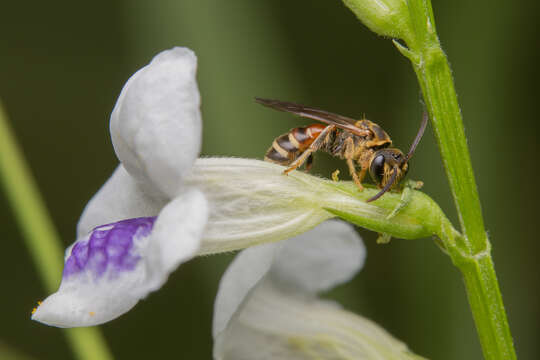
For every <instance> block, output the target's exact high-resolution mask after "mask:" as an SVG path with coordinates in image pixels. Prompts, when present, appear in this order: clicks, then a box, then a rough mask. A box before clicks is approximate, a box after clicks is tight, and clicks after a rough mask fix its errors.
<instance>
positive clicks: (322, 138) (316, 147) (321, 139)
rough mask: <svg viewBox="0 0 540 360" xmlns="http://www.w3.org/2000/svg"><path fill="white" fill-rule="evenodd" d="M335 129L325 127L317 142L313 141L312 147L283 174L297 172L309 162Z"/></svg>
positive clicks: (331, 126)
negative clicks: (310, 157)
mask: <svg viewBox="0 0 540 360" xmlns="http://www.w3.org/2000/svg"><path fill="white" fill-rule="evenodd" d="M335 128H336V127H335V126H334V125H328V126H327V127H325V128H324V130H323V131H321V133H320V134H319V136H317V138H316V139H315V141H313V142H312V143H311V145H309V147H308V148H307V149H306V150H304V152H303V153H302V155H300V156H299V157H298V158H296V160H294V161H293V162H292V163H291V164H290V165H289V167H288V168H287V169H285V171H283V174H285V175H287V174H288V173H290V172H291V171H293V170H296V169H297V168H298V167H300V166H301V165H302V164H303V163H304V162H305V161H306V160H307V158H308V157H309V156H311V154H313V153H314V152H315V151H317V150H319V149H320V148H321V146H322V145H323V144H324V142H325V141H326V139H327V138H328V135H330V132H332V130H334V129H335Z"/></svg>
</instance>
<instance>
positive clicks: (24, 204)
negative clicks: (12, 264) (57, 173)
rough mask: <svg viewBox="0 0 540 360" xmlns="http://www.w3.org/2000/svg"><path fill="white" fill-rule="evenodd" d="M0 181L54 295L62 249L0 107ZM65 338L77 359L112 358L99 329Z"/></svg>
mask: <svg viewBox="0 0 540 360" xmlns="http://www.w3.org/2000/svg"><path fill="white" fill-rule="evenodd" d="M0 180H1V181H2V184H3V186H4V189H5V193H6V196H7V198H8V199H9V201H10V203H11V206H12V207H13V211H14V212H15V215H16V216H15V217H16V219H17V222H18V223H19V226H20V228H21V230H22V232H23V234H24V239H25V240H26V245H27V247H28V250H29V251H30V254H31V256H32V258H33V260H34V263H35V264H36V267H37V270H38V273H39V274H40V276H41V279H42V281H43V283H44V284H45V288H46V289H47V291H49V292H54V291H56V289H57V288H58V284H59V282H60V275H61V274H62V267H63V250H62V245H61V242H60V241H59V237H58V235H57V233H56V231H55V229H54V226H53V223H52V221H51V219H50V217H49V215H48V212H47V209H46V207H45V204H44V202H43V199H42V198H41V195H40V193H39V191H38V188H37V185H36V183H35V181H34V179H33V177H32V175H31V172H30V169H29V168H28V166H27V165H26V162H25V160H24V157H23V155H22V152H21V151H20V149H19V147H18V146H17V143H16V141H15V137H14V136H13V134H12V131H11V129H10V127H9V124H8V119H7V115H6V113H5V112H4V110H3V107H2V104H1V103H0ZM65 334H66V336H67V338H68V340H69V343H70V345H71V347H72V350H73V352H74V353H75V354H76V355H77V358H79V359H84V360H94V359H95V360H101V359H104V360H107V359H112V358H113V357H112V355H111V353H110V351H109V349H108V348H107V345H106V343H105V340H104V339H103V337H102V335H101V333H100V332H99V329H98V328H79V329H65Z"/></svg>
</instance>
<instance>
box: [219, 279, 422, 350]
mask: <svg viewBox="0 0 540 360" xmlns="http://www.w3.org/2000/svg"><path fill="white" fill-rule="evenodd" d="M214 359H217V360H229V359H230V360H264V359H293V360H294V359H298V360H306V359H377V360H378V359H396V360H399V359H404V360H413V359H417V360H418V359H422V358H421V357H419V356H417V355H415V354H413V353H411V352H410V350H409V349H408V348H407V346H406V345H405V344H404V343H402V342H401V341H399V340H397V339H395V338H394V337H393V336H392V335H390V334H389V333H388V332H387V331H386V330H384V329H383V328H381V327H380V326H379V325H377V324H376V323H374V322H372V321H370V320H368V319H366V318H363V317H361V316H358V315H356V314H354V313H351V312H349V311H346V310H343V309H341V308H340V307H338V306H336V305H335V304H333V303H329V302H326V301H322V300H314V299H311V298H306V297H301V296H295V295H294V294H291V293H287V292H283V291H282V290H280V289H277V288H275V287H273V286H272V282H271V281H268V280H263V283H261V284H259V286H257V287H256V288H254V290H253V291H252V292H251V293H250V294H249V296H248V298H247V299H246V301H245V302H244V303H243V304H242V307H241V308H240V310H239V311H238V313H237V314H235V316H234V318H233V319H232V320H231V322H230V324H229V326H228V327H227V329H226V330H225V331H223V332H222V333H220V334H219V335H218V337H217V338H216V340H215V343H214Z"/></svg>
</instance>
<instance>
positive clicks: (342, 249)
mask: <svg viewBox="0 0 540 360" xmlns="http://www.w3.org/2000/svg"><path fill="white" fill-rule="evenodd" d="M365 258H366V248H365V246H364V243H363V242H362V240H361V239H360V236H359V235H358V233H357V232H356V231H355V230H354V227H353V226H352V225H350V224H348V223H345V222H343V221H338V220H329V221H326V222H324V223H322V224H321V225H319V226H317V227H316V228H315V229H313V230H311V231H309V232H307V233H305V234H302V235H300V236H297V237H296V238H295V239H292V240H289V241H286V242H285V244H284V245H283V247H282V248H281V249H280V251H279V253H278V255H277V256H276V257H275V258H274V262H273V264H272V268H271V271H270V274H269V276H270V278H271V279H272V281H273V282H274V283H275V284H277V285H279V286H285V287H290V288H294V289H295V291H304V292H307V293H317V292H320V291H326V290H330V289H332V288H333V287H335V286H336V285H339V284H342V283H345V282H348V281H349V280H350V279H351V278H352V277H353V276H355V275H356V273H357V272H358V271H359V270H360V269H361V268H362V266H364V261H365Z"/></svg>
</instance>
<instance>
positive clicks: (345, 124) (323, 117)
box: [255, 97, 371, 136]
mask: <svg viewBox="0 0 540 360" xmlns="http://www.w3.org/2000/svg"><path fill="white" fill-rule="evenodd" d="M255 101H256V102H258V103H259V104H261V105H264V106H268V107H270V108H272V109H276V110H280V111H285V112H290V113H293V114H296V115H298V116H302V117H305V118H308V119H313V120H317V121H320V122H323V123H326V124H330V125H335V126H337V127H339V128H341V129H344V130H347V131H349V132H351V133H353V134H355V135H359V136H367V135H369V134H370V133H371V131H370V130H369V129H367V128H360V127H357V126H356V125H355V124H356V122H357V120H355V119H351V118H348V117H346V116H342V115H338V114H333V113H330V112H327V111H324V110H319V109H315V108H310V107H307V106H304V105H300V104H295V103H292V102H287V101H281V100H271V99H262V98H257V97H256V98H255Z"/></svg>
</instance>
